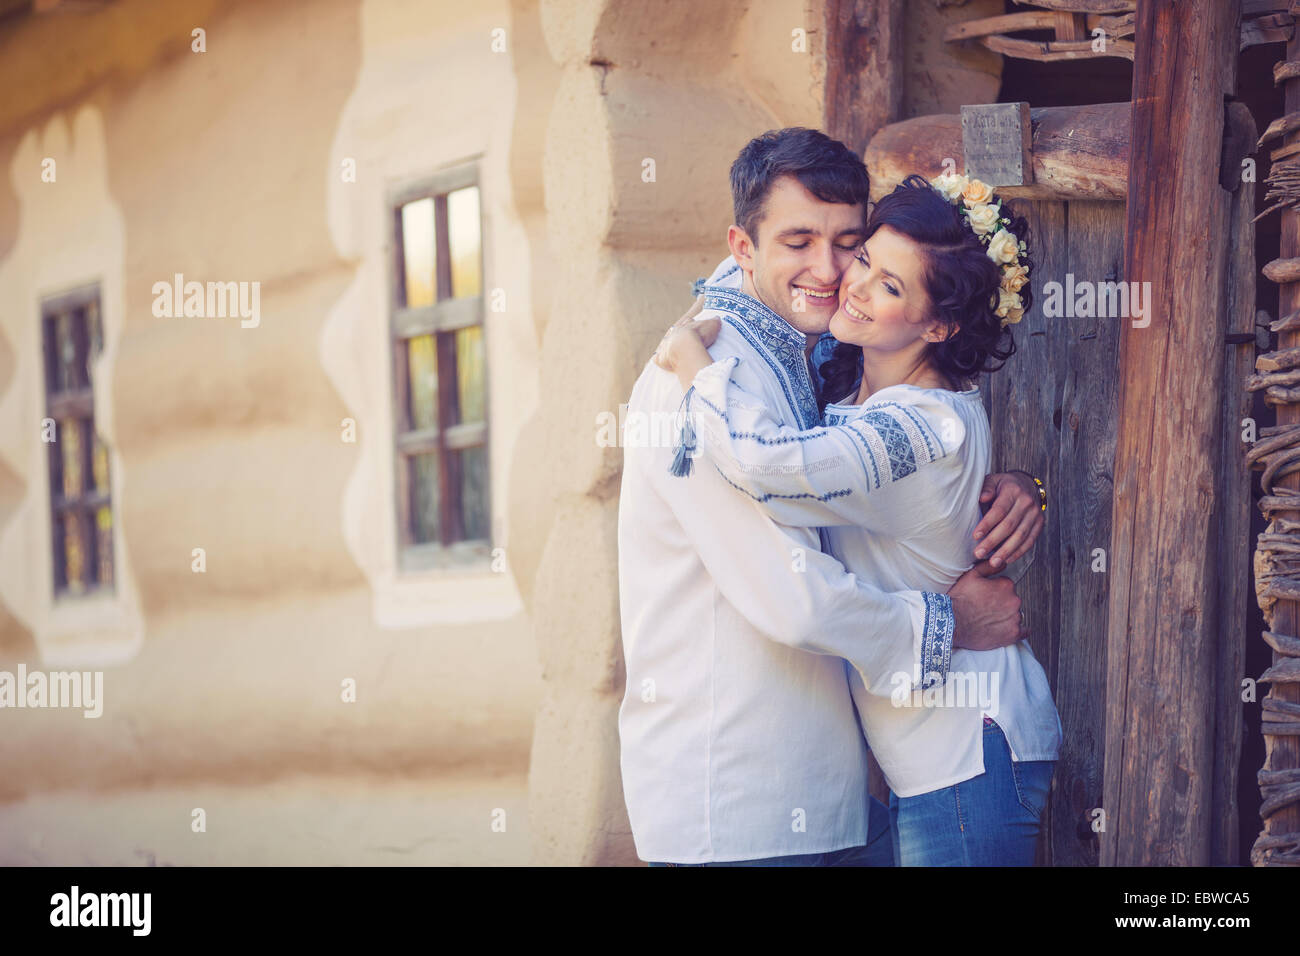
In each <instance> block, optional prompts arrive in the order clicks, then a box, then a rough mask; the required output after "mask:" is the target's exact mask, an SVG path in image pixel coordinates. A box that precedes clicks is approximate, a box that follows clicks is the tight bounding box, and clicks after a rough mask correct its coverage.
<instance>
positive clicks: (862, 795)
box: [618, 129, 1061, 866]
mask: <svg viewBox="0 0 1300 956" xmlns="http://www.w3.org/2000/svg"><path fill="white" fill-rule="evenodd" d="M731 188H732V199H733V205H734V213H735V224H734V225H732V226H731V227H730V229H729V230H728V233H727V242H728V245H729V247H730V252H731V255H730V256H729V257H728V258H727V259H725V260H724V261H723V263H722V264H721V265H720V266H719V267H718V269H717V270H716V271H715V272H714V274H713V275H712V276H711V277H710V278H709V279H708V280H707V281H706V282H705V283H703V288H702V289H701V290H697V291H700V293H701V294H700V299H699V300H698V301H697V303H696V308H695V309H693V310H692V311H691V312H688V313H687V314H686V315H685V316H683V317H682V319H681V320H679V321H678V322H677V323H676V324H675V325H673V326H672V328H670V329H669V331H668V334H667V335H665V337H664V340H663V341H662V342H661V343H660V346H659V348H658V349H657V350H656V352H655V356H654V359H653V361H651V362H650V363H648V364H647V366H646V368H645V370H644V371H643V372H642V373H641V375H640V377H639V378H638V379H637V382H636V385H635V387H634V388H633V391H632V396H631V399H630V401H629V403H628V419H629V420H630V419H632V417H633V416H634V415H635V416H638V417H643V419H651V420H661V419H663V418H664V417H672V416H678V417H677V423H678V424H680V426H681V427H680V432H678V431H677V430H676V429H674V437H675V438H676V439H677V441H676V444H675V446H674V445H673V444H672V443H671V442H668V443H665V442H654V441H636V442H629V441H626V440H625V459H624V470H623V483H622V490H621V497H620V502H619V525H618V548H619V597H620V602H621V615H622V627H623V649H624V656H625V660H626V667H627V690H626V694H625V696H624V699H623V703H622V706H621V708H620V711H619V735H620V740H621V747H622V758H621V762H622V773H623V790H624V796H625V798H626V801H627V808H628V815H629V818H630V820H631V824H632V833H633V837H634V839H635V842H636V848H637V854H638V856H640V857H641V859H643V860H646V861H647V862H649V863H651V865H678V866H684V865H697V866H698V865H795V866H801V865H846V866H891V865H902V866H945V865H951V866H962V865H967V866H988V865H1030V864H1032V863H1033V861H1034V855H1035V847H1036V842H1037V839H1038V835H1039V829H1040V817H1041V814H1042V811H1043V808H1044V806H1045V803H1046V800H1047V794H1048V791H1049V789H1050V785H1051V777H1052V770H1053V767H1054V765H1055V761H1056V759H1057V757H1058V755H1059V750H1060V745H1061V724H1060V720H1059V718H1058V716H1057V712H1056V707H1055V705H1054V704H1053V703H1052V698H1051V692H1050V689H1049V687H1048V683H1047V678H1046V675H1045V674H1044V672H1043V669H1042V667H1041V666H1040V665H1039V663H1038V662H1037V661H1036V660H1035V659H1034V656H1033V653H1032V652H1031V651H1030V649H1029V644H1028V642H1027V641H1026V640H1025V638H1026V636H1027V632H1026V631H1025V630H1024V628H1023V615H1022V614H1021V611H1020V600H1019V598H1018V597H1017V596H1016V594H1015V588H1014V586H1013V584H1012V582H1011V581H1010V580H1009V579H1007V578H1005V577H998V576H993V575H995V574H996V572H997V570H998V569H1000V568H1004V567H1005V566H1006V565H1007V564H1009V563H1011V562H1012V561H1015V560H1016V559H1017V558H1019V557H1020V556H1021V555H1023V554H1024V553H1025V552H1026V551H1027V550H1028V549H1029V548H1030V547H1031V546H1032V544H1033V543H1034V540H1035V539H1036V538H1037V537H1038V534H1039V532H1040V531H1041V530H1042V527H1043V523H1044V516H1043V511H1044V509H1045V508H1046V496H1045V492H1044V491H1043V489H1042V485H1041V483H1040V482H1038V480H1037V479H1035V478H1033V477H1032V476H1029V475H1027V474H1025V473H1023V472H1012V473H1009V474H996V475H987V477H986V474H987V472H988V469H989V464H990V456H991V448H990V435H989V424H988V419H987V416H986V415H985V412H984V407H983V404H982V401H981V397H980V392H979V389H978V388H977V387H976V381H977V376H978V375H979V374H980V373H981V372H985V371H994V370H995V369H997V368H999V367H1000V364H1001V362H1002V361H1003V360H1005V359H1006V358H1007V357H1008V356H1010V355H1011V354H1012V352H1013V351H1014V343H1013V342H1012V341H1011V334H1010V332H1009V330H1008V329H1007V328H1006V326H1007V325H1008V324H1010V323H1012V322H1014V321H1018V320H1019V318H1020V317H1021V316H1022V315H1023V313H1024V310H1026V309H1027V308H1028V298H1029V291H1028V287H1027V285H1026V280H1027V276H1028V271H1029V269H1030V267H1031V262H1030V260H1029V257H1028V246H1027V239H1028V230H1027V228H1026V226H1025V223H1024V221H1023V219H1017V218H1013V217H1012V215H1011V213H1010V211H1009V210H1008V209H1007V208H1006V207H1005V206H1002V205H1000V204H999V201H998V200H997V199H996V197H994V196H993V194H992V191H991V190H990V189H989V188H988V187H987V186H986V185H984V184H983V183H980V182H978V181H976V180H969V181H968V180H966V179H965V177H960V176H952V175H947V176H943V177H940V178H939V179H937V180H935V181H934V183H929V182H927V181H926V180H924V179H922V178H920V177H916V176H913V177H909V178H908V179H907V180H906V181H905V182H904V183H903V184H902V185H900V186H899V187H898V188H897V189H895V190H894V191H893V192H892V193H890V194H889V195H887V196H885V197H884V198H882V199H881V200H880V202H879V203H877V204H876V205H875V206H874V208H872V209H871V210H870V212H869V213H868V178H867V171H866V168H865V167H864V166H863V164H862V161H861V160H860V159H859V158H858V157H857V156H855V155H854V154H853V153H852V152H851V151H850V150H849V149H848V148H847V147H846V146H844V145H843V144H842V143H839V142H836V141H835V140H832V139H830V138H829V137H827V136H826V135H824V134H822V133H819V132H817V131H815V130H807V129H785V130H779V131H775V132H770V133H766V134H764V135H763V136H760V137H758V138H757V139H755V140H753V141H751V142H750V143H749V144H748V145H747V146H746V147H745V148H744V149H743V150H742V151H741V153H740V155H739V157H737V159H736V161H735V163H734V164H733V166H732V168H731ZM984 504H987V506H988V513H987V514H986V515H984V516H983V517H981V506H982V505H984ZM868 747H870V749H871V751H872V752H873V753H874V755H875V757H876V760H877V761H878V762H879V765H880V767H881V770H882V771H883V773H884V776H885V780H886V782H887V783H888V784H889V788H890V798H889V806H888V807H886V806H885V805H884V804H882V803H880V801H878V800H876V799H874V798H873V797H871V796H870V794H869V793H868V789H867V749H868Z"/></svg>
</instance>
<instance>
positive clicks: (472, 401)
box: [456, 325, 487, 423]
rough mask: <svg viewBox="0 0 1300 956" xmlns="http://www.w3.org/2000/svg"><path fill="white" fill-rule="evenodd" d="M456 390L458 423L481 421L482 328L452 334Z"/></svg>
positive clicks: (485, 394) (459, 330)
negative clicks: (454, 353) (458, 409)
mask: <svg viewBox="0 0 1300 956" xmlns="http://www.w3.org/2000/svg"><path fill="white" fill-rule="evenodd" d="M456 387H457V393H458V395H459V396H460V421H461V422H463V423H470V422H481V421H485V420H486V418H485V416H484V411H485V409H484V404H485V402H486V400H487V392H486V389H485V387H484V382H483V326H481V325H472V326H470V327H469V328H466V329H457V330H456Z"/></svg>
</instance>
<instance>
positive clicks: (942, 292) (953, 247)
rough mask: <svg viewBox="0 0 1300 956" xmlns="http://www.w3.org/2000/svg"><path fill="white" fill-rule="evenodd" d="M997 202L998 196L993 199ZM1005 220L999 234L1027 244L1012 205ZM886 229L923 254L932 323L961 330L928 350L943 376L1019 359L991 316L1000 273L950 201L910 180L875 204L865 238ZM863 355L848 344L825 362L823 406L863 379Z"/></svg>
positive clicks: (958, 378) (962, 379)
mask: <svg viewBox="0 0 1300 956" xmlns="http://www.w3.org/2000/svg"><path fill="white" fill-rule="evenodd" d="M995 198H996V197H995ZM1001 213H1002V217H1003V218H1008V219H1010V220H1011V222H1010V224H1006V223H1003V224H1001V228H1003V229H1006V230H1008V231H1009V232H1011V233H1013V234H1014V235H1015V236H1016V238H1017V239H1019V240H1021V241H1023V242H1025V243H1026V244H1028V242H1029V224H1028V223H1027V222H1026V221H1025V219H1024V217H1023V216H1016V215H1015V214H1014V213H1013V212H1012V211H1011V210H1010V209H1009V208H1008V206H1007V205H1005V204H1004V205H1003V206H1002V210H1001ZM882 226H888V227H889V228H890V229H893V230H894V231H895V232H898V233H901V234H902V235H904V236H907V237H908V238H909V239H911V240H912V241H913V242H915V243H916V244H917V245H918V246H920V248H921V267H922V268H921V272H922V275H923V276H924V281H925V288H926V292H927V293H928V294H929V296H930V301H931V302H932V303H933V304H934V310H935V315H934V316H933V318H936V319H938V320H939V321H941V322H944V323H946V324H947V327H948V328H950V329H951V328H953V327H954V326H955V327H956V329H957V331H956V332H954V333H953V334H952V335H950V336H949V337H948V338H947V339H946V340H945V341H943V342H935V343H931V344H930V345H929V350H930V352H929V357H930V361H931V362H932V363H933V364H934V366H935V368H937V369H938V370H939V371H940V372H941V373H943V374H944V375H946V376H947V377H948V378H949V379H951V380H952V381H954V382H957V383H961V384H963V385H966V384H969V383H970V382H972V381H973V380H974V379H975V377H976V376H977V375H979V373H981V372H996V371H997V370H998V369H1000V368H1001V367H1002V366H1003V365H1004V364H1006V360H1007V359H1008V358H1010V357H1011V356H1012V355H1014V354H1015V351H1016V343H1015V340H1014V339H1013V338H1012V336H1011V331H1010V329H1009V328H1003V327H1002V319H1001V318H999V317H998V316H997V315H995V314H994V310H995V309H996V307H997V295H998V288H999V286H1000V285H1001V283H1002V267H1001V266H999V265H998V264H997V263H995V262H994V261H993V260H992V259H990V258H989V256H988V253H987V252H986V251H985V246H984V245H983V243H981V242H980V240H979V238H978V237H977V236H976V235H975V233H974V231H973V230H972V229H971V227H970V226H969V225H968V224H967V222H966V220H965V219H964V218H963V217H962V216H961V214H960V212H958V207H957V206H955V205H953V204H952V203H950V202H948V200H947V199H945V198H944V197H943V196H942V195H941V194H939V193H938V192H937V191H936V190H935V189H934V187H933V186H931V185H930V183H929V182H928V181H927V180H926V179H925V178H924V177H922V176H917V175H912V176H908V177H907V178H906V179H905V180H903V182H901V183H900V184H899V185H898V186H897V187H896V188H895V189H894V191H893V192H891V193H890V194H889V195H888V196H885V197H884V198H882V199H881V200H880V202H878V203H876V206H875V208H874V209H872V211H871V217H870V219H869V220H868V222H867V238H868V239H870V238H871V237H872V236H873V235H875V233H876V230H877V229H880V228H881V227H882ZM1020 263H1021V264H1022V265H1024V266H1026V267H1027V268H1028V269H1030V270H1031V271H1032V270H1033V261H1032V260H1031V259H1030V258H1029V256H1028V255H1027V254H1026V253H1022V254H1021V256H1020ZM1020 298H1021V300H1022V301H1023V302H1024V309H1025V311H1026V312H1028V311H1029V307H1030V305H1031V304H1032V303H1033V296H1032V294H1031V293H1030V290H1029V284H1028V283H1026V284H1025V286H1024V287H1023V288H1022V289H1021V290H1020ZM861 367H862V349H861V347H859V346H857V345H853V344H850V343H848V342H839V343H837V344H836V346H835V349H834V351H833V352H832V353H831V357H830V358H828V359H827V360H826V361H825V362H823V363H822V365H821V368H820V372H821V376H822V381H823V383H824V387H823V389H822V398H823V406H824V405H825V404H826V403H827V402H829V401H831V400H837V399H838V397H841V396H843V395H844V394H846V393H847V392H848V391H849V390H850V389H851V388H852V387H853V386H854V384H855V383H857V382H858V381H859V380H860V376H861Z"/></svg>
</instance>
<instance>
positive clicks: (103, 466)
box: [91, 422, 108, 495]
mask: <svg viewBox="0 0 1300 956" xmlns="http://www.w3.org/2000/svg"><path fill="white" fill-rule="evenodd" d="M91 424H92V425H93V424H94V423H93V422H92V423H91ZM91 473H92V474H93V476H94V479H95V491H96V492H97V493H99V494H101V495H106V494H108V449H107V448H105V447H104V443H103V442H102V441H100V440H99V433H98V432H96V433H95V450H94V457H93V458H92V460H91Z"/></svg>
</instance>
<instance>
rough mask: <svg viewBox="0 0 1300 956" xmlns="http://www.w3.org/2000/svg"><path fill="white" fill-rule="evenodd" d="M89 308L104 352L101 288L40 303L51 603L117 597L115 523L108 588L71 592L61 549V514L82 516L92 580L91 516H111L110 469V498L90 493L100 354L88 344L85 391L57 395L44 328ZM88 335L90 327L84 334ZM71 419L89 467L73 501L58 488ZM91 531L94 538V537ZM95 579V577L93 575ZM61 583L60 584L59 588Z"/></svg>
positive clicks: (110, 487) (94, 555)
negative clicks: (94, 370) (49, 425)
mask: <svg viewBox="0 0 1300 956" xmlns="http://www.w3.org/2000/svg"><path fill="white" fill-rule="evenodd" d="M91 304H93V305H94V306H95V310H96V312H97V313H98V316H99V323H100V337H101V339H100V347H101V350H102V347H103V338H102V337H103V334H104V325H103V322H104V318H103V316H104V308H103V298H102V295H101V290H100V284H99V283H98V282H95V283H88V284H86V285H82V286H78V287H76V288H75V289H69V290H68V291H66V292H61V293H57V294H55V295H51V296H45V297H43V298H42V299H41V300H40V304H39V313H40V349H41V370H42V371H41V381H42V386H43V387H42V392H43V398H44V403H45V416H46V417H47V418H51V419H53V420H54V422H55V429H56V431H55V435H56V439H57V440H56V441H55V442H53V443H51V447H50V448H49V449H48V450H47V455H46V471H45V473H46V482H47V485H48V488H49V509H48V517H49V536H50V594H51V596H52V597H53V600H54V601H55V602H59V603H62V602H81V601H85V600H87V599H93V598H99V597H113V596H115V595H116V593H117V575H118V568H117V553H116V552H117V545H116V536H117V522H116V520H115V521H114V522H113V529H112V533H113V538H114V540H113V544H112V551H111V555H110V557H111V562H112V565H111V566H112V583H110V584H103V583H100V582H98V581H96V582H95V583H94V584H88V585H87V587H86V588H85V589H84V590H82V591H80V592H75V591H73V590H71V589H70V588H69V587H68V584H67V570H66V561H67V555H66V553H65V551H64V544H63V537H62V535H63V527H62V521H61V520H60V519H61V517H62V515H63V514H64V513H65V512H68V511H73V512H75V513H77V514H78V515H79V516H80V519H81V522H82V524H81V527H82V537H83V541H84V546H85V548H86V551H87V553H86V558H85V560H86V569H87V570H86V577H87V580H89V578H90V577H91V574H90V567H91V563H92V562H94V561H96V560H98V550H99V548H98V543H99V531H98V529H97V528H95V513H96V512H97V511H98V509H99V508H101V507H105V506H107V507H108V508H109V509H110V511H111V510H112V508H113V470H112V468H111V467H110V469H109V474H108V493H107V494H101V493H100V492H99V491H97V490H95V488H94V474H93V471H94V455H95V444H94V443H95V438H96V436H97V431H96V428H95V397H94V382H93V381H91V378H90V366H91V365H93V364H94V362H95V360H96V358H97V357H98V355H99V354H102V351H101V352H97V353H95V354H91V342H90V341H89V339H88V340H87V342H86V364H87V374H86V379H87V381H86V385H85V387H84V388H78V389H75V390H72V391H64V390H59V389H58V388H57V387H56V383H55V382H53V381H51V380H50V376H51V374H52V373H53V372H54V371H55V370H56V369H57V368H58V358H57V356H55V357H53V359H52V358H51V355H50V349H52V348H55V347H57V346H56V343H55V342H54V341H53V339H51V338H48V337H47V334H46V329H47V323H49V322H50V321H57V320H58V317H59V316H61V315H66V314H69V313H73V312H75V311H76V310H78V309H84V308H85V307H86V306H89V305H91ZM86 334H87V336H88V335H89V328H88V327H87V329H86ZM68 418H74V419H77V420H79V421H82V422H85V423H86V428H85V435H84V436H83V438H82V440H83V441H84V442H85V443H86V451H85V455H84V461H85V462H88V463H89V464H83V469H84V474H83V482H82V484H83V490H82V493H81V494H80V495H78V496H77V497H76V498H74V499H72V500H68V499H67V498H65V497H64V494H63V487H62V477H63V467H62V454H63V451H62V445H61V444H60V442H61V441H62V439H63V436H62V434H61V433H60V432H61V425H60V424H59V423H60V422H62V421H63V420H65V419H68ZM56 459H58V468H57V470H56V467H55V461H56ZM92 531H93V536H92ZM92 541H93V542H94V543H95V545H96V548H95V553H91V551H90V546H91V543H92ZM94 577H95V578H98V577H99V575H98V573H96V574H95V575H94ZM60 581H62V584H60Z"/></svg>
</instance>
